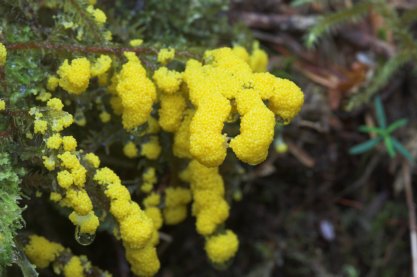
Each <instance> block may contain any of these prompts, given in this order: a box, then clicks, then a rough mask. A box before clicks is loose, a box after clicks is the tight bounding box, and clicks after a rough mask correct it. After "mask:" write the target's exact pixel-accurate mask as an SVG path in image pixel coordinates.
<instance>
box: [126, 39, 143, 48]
mask: <svg viewBox="0 0 417 277" xmlns="http://www.w3.org/2000/svg"><path fill="white" fill-rule="evenodd" d="M142 43H143V40H142V39H132V40H130V41H129V45H130V46H132V47H138V46H141V45H142Z"/></svg>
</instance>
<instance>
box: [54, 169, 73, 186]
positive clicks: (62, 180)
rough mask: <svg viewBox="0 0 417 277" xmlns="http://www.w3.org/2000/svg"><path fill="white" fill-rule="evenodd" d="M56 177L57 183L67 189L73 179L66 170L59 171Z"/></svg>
mask: <svg viewBox="0 0 417 277" xmlns="http://www.w3.org/2000/svg"><path fill="white" fill-rule="evenodd" d="M56 178H57V181H58V185H59V186H60V187H61V188H63V189H68V188H69V187H70V186H71V185H72V184H73V183H74V179H73V177H72V175H71V173H70V172H69V171H68V170H62V171H59V172H58V174H57V176H56Z"/></svg>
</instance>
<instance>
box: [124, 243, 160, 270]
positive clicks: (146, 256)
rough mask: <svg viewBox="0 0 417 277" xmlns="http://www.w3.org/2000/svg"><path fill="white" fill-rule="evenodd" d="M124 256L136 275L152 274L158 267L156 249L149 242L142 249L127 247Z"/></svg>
mask: <svg viewBox="0 0 417 277" xmlns="http://www.w3.org/2000/svg"><path fill="white" fill-rule="evenodd" d="M126 258H127V260H128V262H129V263H130V265H131V268H130V269H131V270H132V272H133V273H134V274H136V275H137V276H143V277H147V276H154V275H155V273H156V272H158V270H159V267H160V263H159V260H158V255H157V253H156V249H155V247H153V246H152V245H151V244H149V245H147V246H145V247H144V248H142V249H133V248H127V249H126Z"/></svg>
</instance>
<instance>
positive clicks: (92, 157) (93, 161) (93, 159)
mask: <svg viewBox="0 0 417 277" xmlns="http://www.w3.org/2000/svg"><path fill="white" fill-rule="evenodd" d="M84 160H85V161H86V162H87V163H89V164H90V165H91V166H92V167H94V168H98V167H99V166H100V158H99V157H98V156H97V155H96V154H94V153H88V154H86V155H85V156H84Z"/></svg>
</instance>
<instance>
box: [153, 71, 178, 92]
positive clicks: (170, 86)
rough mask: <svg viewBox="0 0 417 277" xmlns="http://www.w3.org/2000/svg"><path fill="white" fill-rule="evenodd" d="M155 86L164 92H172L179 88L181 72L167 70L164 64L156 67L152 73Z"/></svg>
mask: <svg viewBox="0 0 417 277" xmlns="http://www.w3.org/2000/svg"><path fill="white" fill-rule="evenodd" d="M153 79H154V81H155V84H156V86H157V87H158V88H159V89H160V90H161V91H162V92H164V93H167V94H172V93H175V92H177V91H178V90H179V89H180V85H181V83H182V73H180V72H177V71H175V70H169V69H168V68H166V67H165V66H163V67H160V68H158V69H157V70H156V71H155V73H154V74H153Z"/></svg>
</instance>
